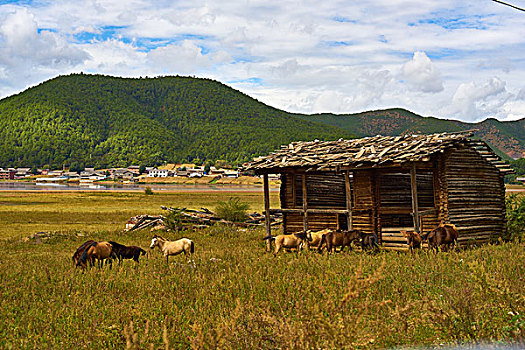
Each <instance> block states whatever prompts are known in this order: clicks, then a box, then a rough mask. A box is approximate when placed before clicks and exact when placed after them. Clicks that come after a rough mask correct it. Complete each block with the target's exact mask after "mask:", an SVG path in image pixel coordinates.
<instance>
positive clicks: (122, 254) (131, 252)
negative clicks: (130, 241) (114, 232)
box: [109, 241, 146, 263]
mask: <svg viewBox="0 0 525 350" xmlns="http://www.w3.org/2000/svg"><path fill="white" fill-rule="evenodd" d="M109 243H110V244H111V246H112V247H113V251H112V252H111V255H112V258H117V259H118V260H119V263H121V262H122V260H123V259H133V260H134V261H135V262H137V263H138V262H139V258H140V256H141V255H145V254H146V251H145V250H144V249H142V248H140V247H137V246H134V245H129V246H128V245H124V244H120V243H117V242H113V241H109Z"/></svg>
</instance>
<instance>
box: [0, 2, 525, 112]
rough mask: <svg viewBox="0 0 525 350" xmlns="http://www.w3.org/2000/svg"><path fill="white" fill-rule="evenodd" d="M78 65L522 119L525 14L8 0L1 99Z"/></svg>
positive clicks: (461, 5)
mask: <svg viewBox="0 0 525 350" xmlns="http://www.w3.org/2000/svg"><path fill="white" fill-rule="evenodd" d="M508 2H509V3H512V4H513V5H516V6H518V7H521V8H525V0H508ZM75 72H84V73H93V74H105V75H113V76H123V77H156V76H165V75H188V76H195V77H203V78H211V79H214V80H217V81H220V82H222V83H224V84H227V85H229V86H231V87H233V88H234V89H237V90H240V91H242V92H244V93H246V94H248V95H250V96H251V97H253V98H256V99H257V100H259V101H261V102H264V103H266V104H268V105H270V106H273V107H276V108H279V109H283V110H285V111H288V112H300V113H307V114H311V113H324V112H331V113H357V112H362V111H367V110H376V109H385V108H394V107H401V108H406V109H408V110H410V111H412V112H415V113H418V114H420V115H423V116H434V117H438V118H445V119H458V120H462V121H468V122H476V121H481V120H484V119H486V118H496V119H498V120H501V121H507V120H516V119H521V118H525V12H523V11H519V10H516V9H513V8H511V7H508V6H504V5H502V4H498V3H496V2H494V1H491V0H472V1H468V0H466V1H457V0H453V1H449V0H441V1H430V0H417V1H412V0H371V1H352V0H347V1H336V0H323V1H313V0H300V1H292V0H280V1H271V0H267V1H259V0H238V1H234V0H221V1H201V0H192V1H168V0H156V1H154V0H151V1H147V0H125V1H123V0H82V1H77V0H56V1H51V0H0V98H3V97H7V96H10V95H12V94H15V93H18V92H20V91H23V90H25V89H27V88H28V87H31V86H34V85H37V84H39V83H41V82H43V81H45V80H48V79H51V78H54V77H56V76H58V75H64V74H70V73H75Z"/></svg>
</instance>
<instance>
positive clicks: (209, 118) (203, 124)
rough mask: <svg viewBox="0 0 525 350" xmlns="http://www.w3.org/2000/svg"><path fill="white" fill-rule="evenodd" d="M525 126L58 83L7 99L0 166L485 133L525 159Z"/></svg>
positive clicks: (173, 85) (187, 157)
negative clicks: (315, 110) (301, 110)
mask: <svg viewBox="0 0 525 350" xmlns="http://www.w3.org/2000/svg"><path fill="white" fill-rule="evenodd" d="M524 123H525V122H524V120H519V121H516V122H499V121H497V120H495V119H487V120H485V121H483V122H481V123H475V124H470V123H464V122H459V121H454V120H442V119H437V118H432V117H421V116H419V115H417V114H414V113H412V112H410V111H407V110H404V109H397V108H394V109H388V110H382V111H370V112H364V113H357V114H346V115H335V114H314V115H306V114H297V113H288V112H285V111H282V110H279V109H276V108H273V107H269V106H267V105H265V104H263V103H261V102H259V101H257V100H255V99H253V98H251V97H249V96H247V95H245V94H243V93H241V92H239V91H236V90H234V89H232V88H230V87H228V86H226V85H224V84H222V83H220V82H217V81H213V80H209V79H200V78H191V77H179V76H177V77H173V76H171V77H159V78H140V79H132V78H118V77H111V76H103V75H86V74H72V75H67V76H59V77H57V78H54V79H51V80H48V81H46V82H43V83H41V84H39V85H38V86H35V87H33V88H30V89H27V90H25V91H23V92H21V93H19V94H17V95H13V96H10V97H7V98H4V99H2V100H0V130H2V131H1V132H0V166H3V167H6V166H27V167H32V166H43V165H50V166H51V167H55V168H57V167H62V165H63V164H68V165H69V164H72V163H77V164H82V165H85V166H94V167H97V168H104V167H111V166H126V165H130V164H136V165H140V164H144V165H155V164H161V163H163V162H177V161H193V160H196V159H199V160H201V161H204V160H206V161H209V162H213V161H215V160H218V159H221V160H226V161H229V162H230V163H232V164H234V165H239V164H241V163H242V162H245V161H248V160H251V159H252V157H254V156H257V155H263V154H267V153H269V152H271V151H272V150H274V149H276V148H278V147H279V146H280V145H282V144H287V143H289V142H291V141H305V140H314V139H319V140H334V139H338V138H353V137H362V136H369V135H377V134H382V135H399V134H405V133H434V132H444V131H448V132H451V131H459V130H467V129H478V130H479V131H478V132H476V135H477V136H479V137H481V138H482V139H484V140H486V141H487V142H489V143H490V144H491V145H492V146H493V147H494V148H495V149H496V151H497V152H499V153H500V154H501V155H502V156H511V157H515V158H517V157H522V156H523V154H524V152H525V130H524Z"/></svg>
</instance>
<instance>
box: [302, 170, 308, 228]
mask: <svg viewBox="0 0 525 350" xmlns="http://www.w3.org/2000/svg"><path fill="white" fill-rule="evenodd" d="M302 176H303V229H304V231H305V232H306V231H307V230H308V201H307V195H306V173H303V174H302Z"/></svg>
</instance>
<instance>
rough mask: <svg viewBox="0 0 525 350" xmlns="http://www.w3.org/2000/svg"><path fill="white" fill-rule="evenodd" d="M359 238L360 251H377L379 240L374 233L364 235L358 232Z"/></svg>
mask: <svg viewBox="0 0 525 350" xmlns="http://www.w3.org/2000/svg"><path fill="white" fill-rule="evenodd" d="M359 238H361V250H363V251H367V250H371V251H375V252H377V251H379V238H378V237H377V235H376V234H375V233H374V232H372V233H366V232H363V231H359Z"/></svg>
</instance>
